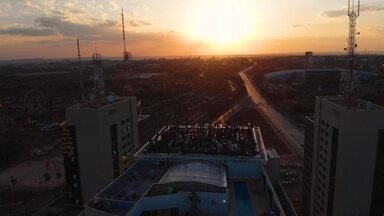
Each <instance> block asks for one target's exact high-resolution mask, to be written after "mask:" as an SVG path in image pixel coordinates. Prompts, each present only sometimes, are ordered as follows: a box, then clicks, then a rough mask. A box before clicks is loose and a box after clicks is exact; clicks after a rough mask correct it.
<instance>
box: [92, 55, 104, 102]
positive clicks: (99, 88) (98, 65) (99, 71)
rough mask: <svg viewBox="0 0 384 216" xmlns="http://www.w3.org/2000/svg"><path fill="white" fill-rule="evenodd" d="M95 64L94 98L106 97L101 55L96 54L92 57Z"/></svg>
mask: <svg viewBox="0 0 384 216" xmlns="http://www.w3.org/2000/svg"><path fill="white" fill-rule="evenodd" d="M92 62H93V94H94V96H100V97H102V96H104V94H105V89H104V88H105V84H104V75H103V61H102V59H101V55H100V54H99V53H95V54H93V56H92Z"/></svg>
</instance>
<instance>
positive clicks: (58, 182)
mask: <svg viewBox="0 0 384 216" xmlns="http://www.w3.org/2000/svg"><path fill="white" fill-rule="evenodd" d="M62 177H63V174H61V172H57V173H56V180H57V184H60V180H61V178H62Z"/></svg>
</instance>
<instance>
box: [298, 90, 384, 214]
mask: <svg viewBox="0 0 384 216" xmlns="http://www.w3.org/2000/svg"><path fill="white" fill-rule="evenodd" d="M307 128H311V127H307ZM312 129H313V146H312V148H313V150H312V153H313V154H312V156H311V157H312V160H311V161H312V170H311V173H312V175H311V188H310V194H311V195H310V209H309V210H310V213H309V215H335V216H336V215H349V216H354V215H356V216H360V215H383V214H384V108H383V107H380V106H377V105H374V104H372V103H370V102H366V101H361V100H360V101H358V102H356V104H354V105H353V106H352V107H351V109H348V108H347V106H346V105H345V103H344V100H343V99H340V98H317V99H316V111H315V116H314V127H313V128H312ZM307 134H312V133H307ZM308 140H311V139H308ZM308 155H310V154H308ZM307 161H308V160H307ZM304 166H305V165H304Z"/></svg>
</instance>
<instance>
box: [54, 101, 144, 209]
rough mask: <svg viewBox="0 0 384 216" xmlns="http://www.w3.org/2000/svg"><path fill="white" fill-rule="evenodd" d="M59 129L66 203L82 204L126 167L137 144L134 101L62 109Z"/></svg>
mask: <svg viewBox="0 0 384 216" xmlns="http://www.w3.org/2000/svg"><path fill="white" fill-rule="evenodd" d="M65 112H66V123H65V125H63V126H62V128H61V132H62V133H61V136H62V145H63V159H64V167H65V178H66V184H67V189H68V196H69V200H70V202H71V203H73V204H78V205H82V204H83V203H85V202H87V201H88V200H89V199H90V198H92V197H93V196H94V195H95V194H96V193H97V192H98V191H100V190H101V189H102V188H104V187H105V186H106V185H107V184H108V183H109V182H111V181H113V180H114V179H115V178H117V177H118V176H119V175H120V174H121V173H122V172H123V171H124V170H126V169H127V168H128V167H129V166H130V164H129V162H128V152H129V151H130V150H132V149H133V148H134V147H135V146H137V145H138V129H137V108H136V98H135V97H128V98H122V99H118V100H116V101H114V102H113V103H110V102H106V101H105V100H102V101H90V102H86V103H84V104H81V105H76V106H73V107H69V108H67V109H66V111H65Z"/></svg>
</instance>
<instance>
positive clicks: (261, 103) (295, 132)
mask: <svg viewBox="0 0 384 216" xmlns="http://www.w3.org/2000/svg"><path fill="white" fill-rule="evenodd" d="M251 69H252V67H249V68H246V69H244V70H242V71H240V72H239V75H240V77H241V79H242V80H243V81H244V85H245V87H246V88H247V92H248V95H249V96H250V97H251V99H252V101H253V102H254V103H255V104H256V106H257V108H258V109H259V110H260V111H261V112H262V113H263V114H264V115H265V116H266V117H267V118H268V120H269V121H270V122H271V123H272V124H273V126H274V127H275V128H277V130H278V131H279V132H280V134H281V135H282V136H283V137H284V138H285V140H286V141H287V142H288V143H289V144H290V145H291V147H292V148H294V149H295V150H296V152H297V153H298V154H299V155H300V156H301V157H303V155H304V150H303V147H302V144H303V143H304V135H303V133H302V132H301V131H300V130H299V129H297V128H296V127H295V126H293V125H292V124H291V123H290V122H289V121H288V120H287V119H286V118H285V117H284V116H283V115H281V114H280V113H279V112H278V111H276V110H275V108H274V107H273V106H272V105H270V104H269V103H268V102H267V101H266V100H265V99H264V98H263V97H262V96H261V94H260V93H259V91H258V90H257V89H256V88H255V86H254V83H253V82H252V81H251V79H249V77H248V76H247V75H246V72H247V71H249V70H251Z"/></svg>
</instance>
